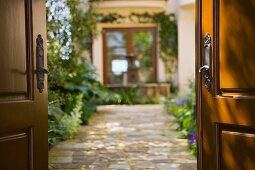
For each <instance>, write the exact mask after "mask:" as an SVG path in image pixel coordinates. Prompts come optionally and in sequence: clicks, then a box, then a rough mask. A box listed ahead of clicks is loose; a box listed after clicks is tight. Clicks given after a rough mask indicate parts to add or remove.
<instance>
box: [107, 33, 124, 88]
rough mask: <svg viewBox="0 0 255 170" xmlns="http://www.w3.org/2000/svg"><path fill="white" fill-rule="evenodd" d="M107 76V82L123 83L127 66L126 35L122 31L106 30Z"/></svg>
mask: <svg viewBox="0 0 255 170" xmlns="http://www.w3.org/2000/svg"><path fill="white" fill-rule="evenodd" d="M106 41H107V44H106V45H107V68H108V69H107V70H108V72H107V78H108V83H109V84H123V83H124V82H123V81H124V74H125V72H126V71H127V68H128V62H127V60H126V56H127V50H126V35H125V33H124V32H117V31H116V32H107V33H106Z"/></svg>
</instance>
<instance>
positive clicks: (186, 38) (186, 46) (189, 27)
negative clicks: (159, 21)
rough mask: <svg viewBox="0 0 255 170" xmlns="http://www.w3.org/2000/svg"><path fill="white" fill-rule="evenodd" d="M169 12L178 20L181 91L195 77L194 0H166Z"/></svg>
mask: <svg viewBox="0 0 255 170" xmlns="http://www.w3.org/2000/svg"><path fill="white" fill-rule="evenodd" d="M168 9H169V12H172V13H175V15H176V17H177V22H178V82H179V90H180V92H181V93H186V92H187V91H188V84H189V80H192V79H193V80H194V79H195V1H194V0H168Z"/></svg>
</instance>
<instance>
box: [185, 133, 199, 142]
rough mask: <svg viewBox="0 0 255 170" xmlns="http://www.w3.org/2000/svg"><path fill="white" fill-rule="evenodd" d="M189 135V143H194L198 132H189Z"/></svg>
mask: <svg viewBox="0 0 255 170" xmlns="http://www.w3.org/2000/svg"><path fill="white" fill-rule="evenodd" d="M187 137H188V140H189V143H190V144H193V143H195V142H196V139H197V136H196V134H188V136H187Z"/></svg>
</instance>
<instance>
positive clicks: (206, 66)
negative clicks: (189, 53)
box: [198, 65, 210, 73]
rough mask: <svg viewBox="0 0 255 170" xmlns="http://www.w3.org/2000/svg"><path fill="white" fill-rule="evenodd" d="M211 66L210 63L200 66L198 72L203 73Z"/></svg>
mask: <svg viewBox="0 0 255 170" xmlns="http://www.w3.org/2000/svg"><path fill="white" fill-rule="evenodd" d="M209 68H210V67H209V66H208V65H204V66H202V67H200V68H199V70H198V72H199V73H201V72H202V71H203V70H204V69H206V70H207V69H209Z"/></svg>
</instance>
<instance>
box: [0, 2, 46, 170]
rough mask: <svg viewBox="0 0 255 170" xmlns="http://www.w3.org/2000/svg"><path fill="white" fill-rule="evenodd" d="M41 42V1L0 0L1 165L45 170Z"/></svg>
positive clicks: (43, 26) (10, 169)
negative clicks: (38, 81)
mask: <svg viewBox="0 0 255 170" xmlns="http://www.w3.org/2000/svg"><path fill="white" fill-rule="evenodd" d="M39 34H41V37H40V36H38V35H39ZM42 40H43V41H42ZM45 47H46V12H45V1H44V0H0V78H1V81H0V170H46V169H48V167H47V166H48V165H47V157H48V156H47V153H48V144H47V143H48V142H47V125H48V122H47V86H46V77H45V80H44V73H45V70H44V69H43V66H44V64H45V65H46V63H45V62H46V52H45V51H43V48H44V50H46V49H45ZM36 55H38V60H36ZM44 56H45V57H44ZM39 60H40V62H39ZM36 65H37V67H36ZM39 67H40V68H39ZM37 71H40V76H39V77H38V76H37ZM38 73H39V72H38ZM38 75H39V74H38ZM37 79H39V80H40V83H39V84H38V83H37ZM43 85H44V90H43ZM37 87H41V89H40V92H39V89H38V88H37ZM42 90H43V91H42Z"/></svg>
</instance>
